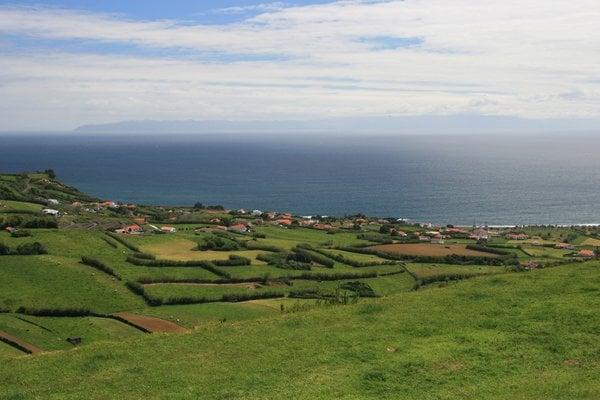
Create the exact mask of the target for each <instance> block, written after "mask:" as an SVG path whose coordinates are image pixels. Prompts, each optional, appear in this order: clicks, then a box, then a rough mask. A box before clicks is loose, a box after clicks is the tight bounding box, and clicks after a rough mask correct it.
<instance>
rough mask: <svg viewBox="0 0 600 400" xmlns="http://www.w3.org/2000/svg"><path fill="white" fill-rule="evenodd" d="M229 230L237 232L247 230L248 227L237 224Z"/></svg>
mask: <svg viewBox="0 0 600 400" xmlns="http://www.w3.org/2000/svg"><path fill="white" fill-rule="evenodd" d="M229 229H232V230H236V231H237V230H245V229H246V225H243V224H237V225H233V226H230V227H229Z"/></svg>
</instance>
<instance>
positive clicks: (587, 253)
mask: <svg viewBox="0 0 600 400" xmlns="http://www.w3.org/2000/svg"><path fill="white" fill-rule="evenodd" d="M577 255H578V256H579V257H594V256H595V255H596V253H594V250H580V251H579V253H577Z"/></svg>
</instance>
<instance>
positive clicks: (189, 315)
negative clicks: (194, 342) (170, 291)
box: [137, 299, 287, 328]
mask: <svg viewBox="0 0 600 400" xmlns="http://www.w3.org/2000/svg"><path fill="white" fill-rule="evenodd" d="M277 300H280V301H279V302H278V303H277V305H275V304H269V303H265V300H253V301H246V302H242V303H205V304H185V305H169V306H160V307H151V308H146V309H143V310H140V311H137V312H138V313H141V314H144V315H149V316H152V317H158V318H162V319H166V320H169V321H172V322H174V323H176V324H179V325H182V326H185V327H187V328H194V327H203V326H205V325H207V324H214V323H215V322H220V321H249V320H254V319H256V318H261V317H265V316H271V315H275V314H276V313H280V311H279V304H280V303H282V302H283V303H287V302H286V301H285V300H287V299H274V301H277Z"/></svg>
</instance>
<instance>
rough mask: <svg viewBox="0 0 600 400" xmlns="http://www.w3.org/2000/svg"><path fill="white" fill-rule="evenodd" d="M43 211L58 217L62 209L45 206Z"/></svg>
mask: <svg viewBox="0 0 600 400" xmlns="http://www.w3.org/2000/svg"><path fill="white" fill-rule="evenodd" d="M42 212H43V213H44V214H46V215H52V216H53V217H58V216H59V215H60V211H58V210H53V209H52V208H44V209H43V210H42Z"/></svg>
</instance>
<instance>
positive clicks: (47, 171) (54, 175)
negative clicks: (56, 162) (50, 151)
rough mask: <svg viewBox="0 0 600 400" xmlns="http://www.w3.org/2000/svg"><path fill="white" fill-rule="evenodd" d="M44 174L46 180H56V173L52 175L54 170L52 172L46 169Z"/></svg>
mask: <svg viewBox="0 0 600 400" xmlns="http://www.w3.org/2000/svg"><path fill="white" fill-rule="evenodd" d="M44 173H45V174H46V175H48V178H50V179H54V178H56V173H54V170H53V169H47V170H44Z"/></svg>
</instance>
